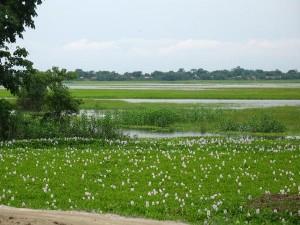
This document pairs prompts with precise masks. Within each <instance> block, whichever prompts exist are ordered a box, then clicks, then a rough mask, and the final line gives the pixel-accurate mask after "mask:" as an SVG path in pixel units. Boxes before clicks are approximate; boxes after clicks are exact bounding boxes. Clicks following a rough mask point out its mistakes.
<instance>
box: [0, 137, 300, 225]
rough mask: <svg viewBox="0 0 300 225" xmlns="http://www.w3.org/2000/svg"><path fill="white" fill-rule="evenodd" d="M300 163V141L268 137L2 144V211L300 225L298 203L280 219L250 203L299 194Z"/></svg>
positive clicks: (288, 207) (0, 184)
mask: <svg viewBox="0 0 300 225" xmlns="http://www.w3.org/2000/svg"><path fill="white" fill-rule="evenodd" d="M299 156H300V141H299V140H279V139H277V140H266V139H261V138H259V139H249V138H246V139H244V138H228V139H227V138H200V139H190V138H185V139H169V140H151V141H150V140H137V141H136V140H131V141H123V142H121V141H113V142H107V143H103V142H100V141H96V140H86V139H85V140H83V139H77V140H75V139H71V140H69V141H68V140H36V141H21V142H10V143H2V144H1V148H0V174H1V176H0V187H1V188H0V204H4V205H9V206H15V207H28V208H38V209H62V210H80V211H81V210H82V211H93V212H103V213H116V214H120V215H126V216H140V217H148V218H154V219H162V220H164V219H168V220H181V221H186V222H189V223H192V224H203V222H204V221H205V220H207V221H208V223H209V224H236V223H241V224H245V223H246V222H247V223H248V224H257V225H261V224H282V219H284V220H285V222H286V223H285V224H298V222H299V216H297V210H299V208H298V207H297V203H296V202H293V201H290V203H291V204H290V205H288V206H287V207H285V208H286V210H287V211H279V212H278V213H274V212H272V210H273V209H272V206H268V207H266V208H265V207H264V206H257V205H256V206H255V207H251V202H252V201H253V200H255V199H257V198H260V197H262V196H264V195H265V193H271V194H275V193H287V194H294V195H298V194H299V191H300V190H299V189H300V173H299V171H300V157H299ZM271 205H274V204H271ZM259 207H260V209H259V211H258V208H259ZM258 212H259V213H258ZM290 213H292V214H290Z"/></svg>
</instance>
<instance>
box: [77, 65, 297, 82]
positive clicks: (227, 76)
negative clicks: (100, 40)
mask: <svg viewBox="0 0 300 225" xmlns="http://www.w3.org/2000/svg"><path fill="white" fill-rule="evenodd" d="M76 72H77V74H78V77H77V79H78V80H98V81H126V80H162V81H164V80H165V81H175V80H290V79H300V72H298V71H297V70H289V71H288V72H286V73H284V72H282V71H280V70H274V71H264V70H246V69H243V68H240V67H237V68H234V69H232V70H216V71H212V72H209V71H207V70H204V69H192V70H190V71H186V70H184V69H179V70H178V71H169V72H161V71H155V72H153V73H143V72H141V71H136V72H132V73H124V74H120V73H117V72H114V71H113V72H110V71H98V72H95V71H83V70H81V69H78V70H76Z"/></svg>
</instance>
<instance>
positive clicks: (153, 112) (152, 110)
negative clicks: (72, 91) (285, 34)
mask: <svg viewBox="0 0 300 225" xmlns="http://www.w3.org/2000/svg"><path fill="white" fill-rule="evenodd" d="M94 103H95V104H93V103H92V102H89V101H88V102H86V103H84V104H83V105H82V106H83V108H84V109H100V110H106V111H109V112H112V113H115V112H121V113H119V115H121V117H122V118H123V119H121V120H120V121H118V124H120V125H121V126H123V127H124V128H134V129H154V130H157V131H159V130H164V131H166V130H169V131H201V132H212V133H214V132H224V131H229V130H226V129H225V125H226V124H224V123H225V122H227V123H231V126H233V125H234V126H239V125H240V124H248V123H250V122H251V121H253V122H254V121H255V120H256V121H257V120H258V119H259V118H260V117H261V116H262V115H268V116H270V117H271V118H273V119H274V120H276V121H278V122H280V123H281V124H282V125H284V127H285V128H286V129H285V133H287V134H300V117H299V115H300V107H273V108H260V109H259V108H252V109H238V110H235V109H222V108H218V107H217V108H215V107H216V106H214V107H209V106H207V105H202V106H201V105H195V104H187V105H185V104H184V105H182V104H160V103H139V104H132V103H126V102H122V101H100V103H97V102H96V101H95V102H94ZM98 104H99V105H98ZM232 122H235V124H232ZM228 125H229V124H227V127H228ZM227 129H228V128H227ZM236 129H238V127H232V131H234V130H235V131H237V130H236Z"/></svg>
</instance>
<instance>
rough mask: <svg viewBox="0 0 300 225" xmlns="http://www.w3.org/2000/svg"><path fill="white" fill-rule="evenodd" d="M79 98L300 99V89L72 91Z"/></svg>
mask: <svg viewBox="0 0 300 225" xmlns="http://www.w3.org/2000/svg"><path fill="white" fill-rule="evenodd" d="M71 93H72V95H73V96H74V97H77V98H95V99H124V98H137V99H300V89H299V88H268V89H258V88H253V89H215V90H201V91H184V90H71Z"/></svg>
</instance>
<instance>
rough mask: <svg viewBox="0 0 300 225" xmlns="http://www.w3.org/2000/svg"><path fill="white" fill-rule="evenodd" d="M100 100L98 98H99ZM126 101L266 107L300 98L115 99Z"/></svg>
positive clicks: (292, 103)
mask: <svg viewBox="0 0 300 225" xmlns="http://www.w3.org/2000/svg"><path fill="white" fill-rule="evenodd" d="M99 100H100V99H99ZM115 100H117V101H125V102H128V103H176V104H197V103H198V104H222V108H268V107H280V106H300V100H239V99H115Z"/></svg>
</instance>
